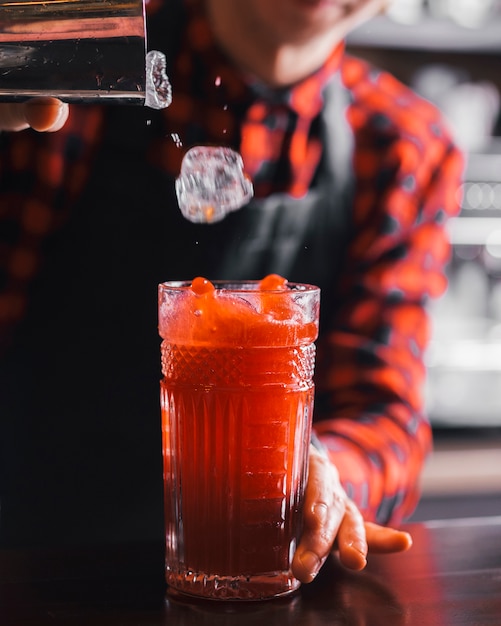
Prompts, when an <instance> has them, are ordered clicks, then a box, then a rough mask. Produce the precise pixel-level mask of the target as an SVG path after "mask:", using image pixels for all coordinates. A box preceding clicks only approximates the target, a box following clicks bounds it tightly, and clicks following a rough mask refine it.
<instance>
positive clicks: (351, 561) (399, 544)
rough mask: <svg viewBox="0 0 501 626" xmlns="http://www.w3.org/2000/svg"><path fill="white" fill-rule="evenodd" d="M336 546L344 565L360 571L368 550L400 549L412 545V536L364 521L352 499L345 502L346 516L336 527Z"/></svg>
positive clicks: (394, 550) (393, 550) (391, 550)
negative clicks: (337, 528) (337, 527)
mask: <svg viewBox="0 0 501 626" xmlns="http://www.w3.org/2000/svg"><path fill="white" fill-rule="evenodd" d="M363 537H365V540H363ZM337 546H338V548H339V558H340V560H341V562H342V563H343V565H346V567H349V568H350V569H354V570H360V569H363V568H364V567H365V565H366V562H367V560H366V556H367V552H369V553H373V554H377V553H379V554H387V553H390V552H403V551H405V550H408V549H409V548H410V547H411V546H412V537H411V536H410V534H409V533H406V532H404V531H402V530H395V529H394V528H389V527H387V526H379V524H374V523H373V522H364V521H363V519H362V515H361V514H360V512H359V511H358V509H357V508H356V506H355V505H354V504H353V502H351V501H348V503H347V505H346V515H345V517H344V519H343V522H342V524H341V526H340V527H339V532H338V536H337Z"/></svg>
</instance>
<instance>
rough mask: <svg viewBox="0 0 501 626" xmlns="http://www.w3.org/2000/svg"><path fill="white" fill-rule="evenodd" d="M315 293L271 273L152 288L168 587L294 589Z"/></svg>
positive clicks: (198, 591) (202, 591)
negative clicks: (263, 276) (159, 344)
mask: <svg viewBox="0 0 501 626" xmlns="http://www.w3.org/2000/svg"><path fill="white" fill-rule="evenodd" d="M319 300H320V290H319V289H318V288H317V287H314V286H311V285H300V284H290V283H289V284H287V283H286V281H282V282H280V281H278V282H277V281H275V280H273V277H272V279H271V280H270V277H267V278H266V279H263V281H261V282H257V281H255V282H232V283H228V282H220V281H215V282H214V283H210V282H209V281H207V280H204V279H201V278H198V279H196V280H195V281H193V283H189V282H167V283H162V284H161V285H159V331H160V335H161V336H162V338H163V342H162V349H161V351H162V371H163V379H162V381H161V404H162V425H163V428H162V431H163V456H164V484H165V529H166V580H167V583H168V585H169V586H170V588H171V590H177V592H181V593H183V594H190V595H193V596H203V597H206V598H213V599H216V598H217V599H228V600H235V599H246V600H255V599H262V598H271V597H275V596H281V595H285V594H288V593H291V592H292V591H294V590H295V589H297V587H298V586H299V581H297V580H296V579H295V578H294V577H293V575H292V573H291V561H292V557H293V554H294V551H295V547H296V543H297V539H298V536H299V533H300V531H301V518H302V514H301V504H302V496H303V493H304V487H305V481H306V474H307V455H308V447H309V440H310V432H311V416H312V409H313V382H312V376H313V370H314V361H315V346H314V343H313V342H314V341H315V339H316V337H317V334H318V312H319Z"/></svg>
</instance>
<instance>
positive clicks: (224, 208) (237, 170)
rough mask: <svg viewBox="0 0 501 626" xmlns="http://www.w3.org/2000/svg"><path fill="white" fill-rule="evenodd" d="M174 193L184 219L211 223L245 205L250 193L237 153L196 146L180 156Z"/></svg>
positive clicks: (230, 150) (221, 148)
mask: <svg viewBox="0 0 501 626" xmlns="http://www.w3.org/2000/svg"><path fill="white" fill-rule="evenodd" d="M176 193H177V199H178V203H179V208H180V209H181V213H182V214H183V215H184V217H185V218H186V219H188V220H189V221H190V222H205V223H212V222H219V221H220V220H222V219H223V218H224V217H225V216H226V215H227V214H228V213H230V212H231V211H236V210H237V209H240V208H241V207H242V206H244V204H247V202H248V201H249V200H250V199H251V198H252V196H253V193H254V191H253V187H252V183H251V181H250V180H249V179H248V177H247V176H246V175H245V172H244V164H243V161H242V157H241V156H240V155H239V154H238V152H235V151H234V150H232V149H231V148H226V147H212V146H196V147H194V148H191V149H190V150H188V152H187V153H186V154H185V155H184V158H183V162H182V164H181V173H180V175H179V177H178V178H177V180H176Z"/></svg>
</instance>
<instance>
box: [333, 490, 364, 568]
mask: <svg viewBox="0 0 501 626" xmlns="http://www.w3.org/2000/svg"><path fill="white" fill-rule="evenodd" d="M336 544H337V548H338V550H339V558H340V560H341V562H342V563H343V565H345V566H346V567H349V568H350V569H353V570H361V569H363V568H364V567H365V566H366V565H367V551H368V549H369V547H368V545H367V535H366V527H365V523H364V519H363V517H362V514H361V513H360V511H359V510H358V508H357V507H356V506H355V504H354V502H352V501H351V500H349V499H347V502H346V511H345V516H344V518H343V521H342V522H341V525H340V527H339V532H338V535H337V538H336Z"/></svg>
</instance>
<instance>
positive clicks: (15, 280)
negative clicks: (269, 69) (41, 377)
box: [0, 2, 463, 523]
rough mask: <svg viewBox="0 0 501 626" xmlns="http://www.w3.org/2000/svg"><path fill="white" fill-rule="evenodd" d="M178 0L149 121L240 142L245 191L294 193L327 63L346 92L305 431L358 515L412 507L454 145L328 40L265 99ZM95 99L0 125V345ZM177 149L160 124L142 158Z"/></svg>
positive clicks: (72, 192)
mask: <svg viewBox="0 0 501 626" xmlns="http://www.w3.org/2000/svg"><path fill="white" fill-rule="evenodd" d="M155 4H156V5H158V6H160V10H161V3H160V2H150V10H151V12H152V13H154V12H155V10H154V9H155V7H154V5H155ZM189 6H190V13H189V18H188V20H187V23H186V25H185V28H186V31H185V34H184V36H183V37H181V44H180V50H179V53H178V54H177V56H176V59H175V62H174V65H173V67H172V68H171V70H170V80H171V83H172V85H173V90H174V101H173V104H172V106H171V107H169V108H168V109H166V110H165V111H164V113H163V115H164V117H165V128H167V129H170V132H173V133H174V132H175V133H176V134H177V135H179V138H180V139H181V141H182V142H183V144H184V146H185V147H189V144H190V129H191V128H195V127H196V128H202V129H203V130H204V133H205V136H206V143H214V144H225V145H230V146H232V147H234V148H235V149H237V150H238V151H240V153H241V154H242V156H243V159H244V163H245V166H246V169H247V172H248V173H249V174H250V175H251V177H252V179H253V182H254V186H255V192H256V195H257V196H258V197H263V196H266V195H268V194H270V193H273V192H276V191H281V192H288V193H290V194H291V195H294V196H301V195H303V194H304V193H305V192H306V191H307V189H308V187H309V185H310V183H311V181H312V179H313V176H314V174H315V171H316V168H317V166H318V163H319V160H320V157H321V154H322V137H321V136H320V134H319V127H318V125H317V124H316V120H317V119H318V114H319V112H320V110H321V108H322V104H323V100H322V93H323V88H324V86H325V84H326V83H327V81H328V80H329V78H330V77H331V76H332V75H333V74H334V73H336V72H339V73H340V75H341V78H342V81H343V83H344V85H345V87H346V88H347V89H348V90H349V91H350V94H351V104H350V106H349V109H348V111H347V115H348V120H349V123H350V125H351V128H352V130H353V134H354V139H355V153H354V174H355V177H356V192H355V198H354V204H353V211H352V218H353V223H354V225H355V229H354V235H353V237H352V239H351V240H350V242H349V245H348V248H347V258H346V261H345V268H346V269H345V272H344V274H343V278H342V280H341V282H340V284H339V285H338V287H337V301H338V302H341V303H342V306H341V308H340V310H339V312H338V313H337V317H336V319H333V320H329V323H328V324H327V325H326V327H327V328H328V329H329V330H328V332H327V333H326V334H325V335H324V336H322V337H321V338H320V339H319V342H318V362H317V370H316V385H317V390H318V392H319V394H321V395H322V397H323V398H326V399H327V401H326V402H323V403H322V405H321V406H318V407H317V412H316V422H315V428H316V433H317V435H318V436H319V438H320V440H321V441H322V443H323V444H324V445H325V446H326V448H327V449H328V451H329V454H330V456H331V458H332V460H333V462H334V463H335V465H336V466H337V467H338V469H339V472H340V475H341V479H342V481H343V484H344V486H345V488H346V490H347V492H348V494H349V495H350V496H351V497H352V498H353V499H354V500H355V501H356V503H357V504H358V506H359V507H360V508H361V510H362V511H363V513H364V515H365V517H366V518H367V519H378V520H380V521H392V522H394V523H395V522H398V521H399V520H400V519H402V517H404V516H406V515H408V514H410V513H411V512H412V510H413V508H414V506H415V504H416V501H417V497H418V481H419V474H420V471H421V468H422V464H423V460H424V458H425V456H426V454H427V452H428V451H429V449H430V445H431V430H430V426H429V423H428V421H427V419H426V417H425V415H424V412H423V400H422V386H423V382H424V376H425V368H424V365H423V351H424V350H425V347H426V345H427V341H428V338H429V324H428V319H427V314H426V311H425V307H424V303H425V300H426V299H427V298H428V297H429V296H432V297H435V296H438V295H440V294H441V293H442V292H443V290H444V288H445V286H446V279H445V276H444V264H445V263H446V261H447V259H448V255H449V244H448V241H447V237H446V234H445V231H444V220H445V219H446V218H447V217H448V216H451V215H454V214H455V213H456V212H457V210H458V203H457V199H456V193H457V189H458V187H459V183H460V177H461V174H462V167H463V163H462V158H461V155H460V154H459V153H458V151H457V150H456V149H455V148H454V146H453V145H452V143H451V141H450V138H449V136H448V134H447V132H446V130H445V129H444V126H443V124H442V121H441V119H440V116H439V114H438V113H437V111H436V110H435V108H434V107H432V106H431V105H430V104H429V103H427V102H425V101H423V100H421V99H419V98H418V97H417V96H416V95H415V94H413V93H412V92H411V91H409V90H408V89H407V88H406V87H405V86H403V85H402V84H400V83H399V82H397V81H396V80H395V79H394V78H392V77H391V76H389V75H388V74H387V73H384V72H379V71H376V70H375V69H374V68H372V67H370V66H369V65H367V64H366V63H365V62H362V61H360V60H357V59H355V58H352V57H350V56H349V55H346V54H345V52H344V49H343V47H342V46H340V47H339V48H337V49H336V50H334V51H333V53H332V55H331V57H330V58H329V59H328V61H327V62H326V64H325V65H324V67H322V68H321V69H320V70H319V71H318V72H317V73H315V74H314V75H312V76H310V77H309V78H307V79H306V80H305V81H304V82H302V83H301V84H299V85H297V86H296V87H294V88H293V89H291V90H287V91H282V92H280V93H279V94H276V93H274V94H271V95H272V96H273V97H270V93H267V92H266V90H265V89H264V88H263V87H262V86H259V85H256V84H253V83H252V81H251V80H249V79H248V77H243V76H241V75H240V74H239V73H238V72H236V71H235V69H234V68H233V67H232V66H231V65H230V64H228V62H227V60H226V59H225V57H224V56H223V55H222V53H221V52H220V51H219V50H218V49H217V47H216V46H215V45H214V42H213V40H212V36H211V33H210V30H209V27H208V24H207V23H206V21H205V19H204V16H203V14H202V13H201V12H200V11H199V9H198V7H197V3H196V2H195V3H192V2H190V3H189ZM153 19H155V16H154V15H153ZM194 86H196V88H194ZM195 92H196V96H194V95H193V94H194V93H195ZM109 111H110V110H109V109H108V110H106V109H105V108H101V107H97V106H88V107H78V106H74V107H72V111H71V115H70V119H69V121H68V123H67V124H66V126H65V128H64V129H63V130H62V131H60V132H58V133H54V134H47V135H39V134H36V133H34V132H32V131H24V132H22V133H17V134H13V133H11V134H7V133H6V134H4V135H3V136H0V142H1V148H2V149H1V151H0V338H1V340H2V341H1V343H2V345H4V346H6V345H7V344H8V342H9V341H12V340H13V338H14V337H15V325H16V322H18V321H19V320H20V319H21V318H22V316H23V314H24V312H25V310H26V307H27V306H28V304H29V288H30V285H31V284H32V283H33V281H34V279H35V278H36V276H37V272H38V271H39V268H40V265H41V264H42V263H43V252H44V242H45V241H46V239H47V237H49V236H50V235H51V234H53V233H54V232H56V231H57V230H58V229H59V228H60V227H61V225H62V224H63V223H64V222H65V220H66V219H67V217H68V215H69V213H70V212H71V208H72V203H73V201H74V200H75V199H76V198H77V197H78V196H79V194H80V191H81V189H82V187H83V186H84V184H85V180H86V175H87V173H88V170H89V163H90V162H91V160H92V158H93V155H94V154H95V152H96V150H99V143H100V138H101V136H102V133H101V129H102V127H103V124H104V123H105V117H106V115H107V114H110V112H109ZM270 120H272V121H273V123H270ZM182 153H183V151H182V150H180V148H179V146H178V144H177V142H175V141H173V140H172V138H171V137H170V136H169V135H168V134H167V135H162V136H160V135H159V136H158V138H157V140H156V141H155V143H154V145H153V146H151V147H150V150H149V155H148V158H149V159H151V160H153V161H154V162H155V163H156V165H157V166H158V165H159V164H160V165H161V166H162V167H164V168H165V169H166V170H168V171H169V172H171V173H173V174H175V175H177V173H178V171H179V164H180V160H181V157H182ZM389 172H390V173H391V175H389V174H388V173H389Z"/></svg>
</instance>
